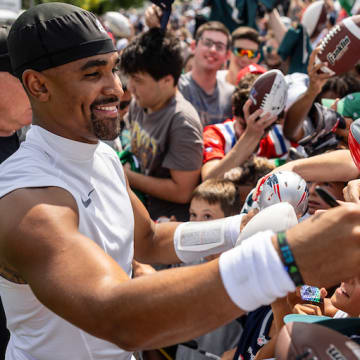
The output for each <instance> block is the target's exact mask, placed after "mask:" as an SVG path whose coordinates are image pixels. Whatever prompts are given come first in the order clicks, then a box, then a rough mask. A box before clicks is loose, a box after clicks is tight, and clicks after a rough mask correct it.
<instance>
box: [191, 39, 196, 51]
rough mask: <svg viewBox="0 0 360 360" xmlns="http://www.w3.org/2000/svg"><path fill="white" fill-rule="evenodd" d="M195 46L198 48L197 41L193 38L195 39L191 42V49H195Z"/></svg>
mask: <svg viewBox="0 0 360 360" xmlns="http://www.w3.org/2000/svg"><path fill="white" fill-rule="evenodd" d="M195 48H196V41H195V40H193V41H191V43H190V49H191V51H194V50H195Z"/></svg>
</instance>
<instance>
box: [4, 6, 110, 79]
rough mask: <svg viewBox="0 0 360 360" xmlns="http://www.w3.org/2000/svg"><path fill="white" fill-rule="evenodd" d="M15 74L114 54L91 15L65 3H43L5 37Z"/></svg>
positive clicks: (22, 18)
mask: <svg viewBox="0 0 360 360" xmlns="http://www.w3.org/2000/svg"><path fill="white" fill-rule="evenodd" d="M8 48H9V56H10V60H11V66H12V69H13V72H14V74H15V75H16V76H17V77H19V78H21V76H22V73H23V72H24V71H25V70H26V69H33V70H36V71H43V70H46V69H50V68H53V67H56V66H60V65H64V64H67V63H69V62H72V61H75V60H79V59H83V58H86V57H89V56H94V55H99V54H106V53H109V52H113V51H116V49H115V47H114V44H113V42H112V40H111V38H110V37H109V35H108V34H107V32H106V30H105V29H104V28H103V26H102V25H101V23H100V22H99V20H98V19H97V18H96V16H95V15H94V14H92V13H91V12H89V11H86V10H83V9H81V8H79V7H76V6H73V5H70V4H64V3H56V2H55V3H46V4H41V5H37V6H34V7H33V8H31V9H29V10H28V11H26V12H24V13H23V14H22V15H21V16H19V17H18V19H17V20H16V21H15V22H14V24H13V25H12V27H11V29H10V32H9V36H8Z"/></svg>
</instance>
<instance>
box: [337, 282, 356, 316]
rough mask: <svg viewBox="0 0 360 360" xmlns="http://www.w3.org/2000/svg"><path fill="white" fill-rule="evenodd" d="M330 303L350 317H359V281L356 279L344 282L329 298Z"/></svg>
mask: <svg viewBox="0 0 360 360" xmlns="http://www.w3.org/2000/svg"><path fill="white" fill-rule="evenodd" d="M331 303H332V304H333V305H334V306H335V307H336V308H338V309H340V310H342V311H345V312H347V313H348V314H349V315H350V316H352V317H357V316H359V315H360V280H359V278H358V277H355V278H352V279H350V280H347V281H344V282H342V283H341V285H340V286H339V287H338V288H337V289H336V291H335V293H334V295H333V296H332V297H331Z"/></svg>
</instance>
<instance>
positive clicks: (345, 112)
mask: <svg viewBox="0 0 360 360" xmlns="http://www.w3.org/2000/svg"><path fill="white" fill-rule="evenodd" d="M335 101H336V100H334V99H322V100H321V103H322V104H323V105H324V106H326V107H331V106H332V105H333V104H334V103H335ZM336 112H338V113H339V114H340V115H342V116H344V117H349V118H352V119H353V120H356V119H358V118H359V117H360V92H355V93H352V94H349V95H346V96H345V97H343V98H342V99H341V100H339V101H338V103H337V106H336Z"/></svg>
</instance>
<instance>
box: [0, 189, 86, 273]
mask: <svg viewBox="0 0 360 360" xmlns="http://www.w3.org/2000/svg"><path fill="white" fill-rule="evenodd" d="M0 213H1V214H2V216H1V217H0V264H2V266H6V268H7V269H9V270H12V271H14V272H16V273H18V271H19V270H20V268H21V266H19V264H24V265H25V264H26V263H27V262H30V261H31V260H30V259H36V258H37V257H38V256H41V255H44V254H45V253H46V252H49V251H51V249H54V247H57V246H59V242H57V241H54V238H61V237H64V238H65V237H66V236H65V234H71V233H75V232H76V231H77V227H78V220H79V218H78V210H77V205H76V201H75V199H74V198H73V197H72V195H71V194H70V193H69V192H68V191H66V190H64V189H62V188H59V187H46V188H23V189H18V190H15V191H13V192H11V193H9V194H7V195H5V196H4V197H2V198H1V199H0ZM20 273H21V271H20Z"/></svg>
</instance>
